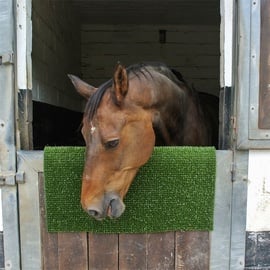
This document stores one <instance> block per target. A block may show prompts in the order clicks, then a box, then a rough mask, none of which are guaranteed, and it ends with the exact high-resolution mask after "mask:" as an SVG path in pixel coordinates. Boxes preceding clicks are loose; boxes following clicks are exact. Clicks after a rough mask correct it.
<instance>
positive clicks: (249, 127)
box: [236, 0, 270, 149]
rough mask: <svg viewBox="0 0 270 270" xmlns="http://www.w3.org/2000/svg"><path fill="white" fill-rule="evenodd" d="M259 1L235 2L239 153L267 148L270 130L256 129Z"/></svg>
mask: <svg viewBox="0 0 270 270" xmlns="http://www.w3.org/2000/svg"><path fill="white" fill-rule="evenodd" d="M260 3H261V1H260V0H248V1H247V0H239V1H238V8H237V9H238V29H237V30H238V33H237V44H238V56H237V60H238V63H237V67H238V70H237V75H236V93H237V96H236V100H237V103H236V108H237V112H236V139H237V148H238V149H254V148H256V149H266V148H268V149H269V148H270V139H269V138H270V130H266V129H259V128H258V112H259V66H260V65H259V64H260V63H259V62H260V27H261V26H260V16H261V12H260Z"/></svg>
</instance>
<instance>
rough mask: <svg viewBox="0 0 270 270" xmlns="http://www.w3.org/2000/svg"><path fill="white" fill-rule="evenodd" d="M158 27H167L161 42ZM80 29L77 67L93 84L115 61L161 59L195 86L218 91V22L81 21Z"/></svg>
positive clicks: (104, 76) (107, 75)
mask: <svg viewBox="0 0 270 270" xmlns="http://www.w3.org/2000/svg"><path fill="white" fill-rule="evenodd" d="M160 29H165V30H167V39H166V43H165V44H160V43H159V30H160ZM81 31H82V39H81V40H82V44H81V51H82V55H81V58H82V60H81V62H82V66H81V70H82V74H83V78H84V79H85V80H86V81H88V82H89V83H91V84H93V85H96V86H98V85H100V84H101V83H102V82H104V81H105V80H107V79H108V78H110V77H111V76H112V72H113V69H114V67H115V64H116V63H117V61H121V62H122V63H123V64H125V65H126V66H128V65H130V64H133V63H137V62H141V61H163V62H165V63H166V64H167V65H169V66H170V67H173V68H176V69H178V70H179V71H180V72H181V73H182V74H183V76H184V78H185V79H186V80H187V81H188V82H189V84H190V85H194V87H195V88H196V89H198V90H200V91H204V92H209V93H213V94H216V95H218V93H219V88H220V87H219V55H220V49H219V26H218V25H217V26H209V25H185V26H183V25H154V26H151V25H82V27H81Z"/></svg>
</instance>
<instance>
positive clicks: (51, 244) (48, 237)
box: [38, 173, 59, 270]
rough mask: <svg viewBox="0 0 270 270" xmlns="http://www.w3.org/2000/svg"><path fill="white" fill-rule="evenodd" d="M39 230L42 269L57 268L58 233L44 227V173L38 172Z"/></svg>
mask: <svg viewBox="0 0 270 270" xmlns="http://www.w3.org/2000/svg"><path fill="white" fill-rule="evenodd" d="M38 176H39V203H40V230H41V243H42V255H43V256H42V258H43V270H50V269H59V265H58V234H57V233H48V232H47V228H46V216H45V201H44V174H43V173H39V175H38Z"/></svg>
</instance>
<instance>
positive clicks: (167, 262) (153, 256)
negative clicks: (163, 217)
mask: <svg viewBox="0 0 270 270" xmlns="http://www.w3.org/2000/svg"><path fill="white" fill-rule="evenodd" d="M174 256H175V233H174V232H167V233H154V234H148V236H147V269H155V270H173V269H175V267H174V262H175V257H174Z"/></svg>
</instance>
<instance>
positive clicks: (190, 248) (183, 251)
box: [175, 232, 209, 270]
mask: <svg viewBox="0 0 270 270" xmlns="http://www.w3.org/2000/svg"><path fill="white" fill-rule="evenodd" d="M175 248H176V249H175V250H176V254H175V269H185V270H208V269H209V233H208V232H177V233H176V246H175Z"/></svg>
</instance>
